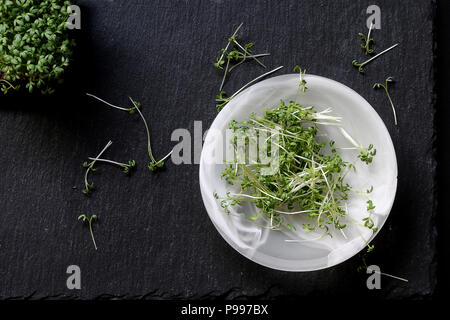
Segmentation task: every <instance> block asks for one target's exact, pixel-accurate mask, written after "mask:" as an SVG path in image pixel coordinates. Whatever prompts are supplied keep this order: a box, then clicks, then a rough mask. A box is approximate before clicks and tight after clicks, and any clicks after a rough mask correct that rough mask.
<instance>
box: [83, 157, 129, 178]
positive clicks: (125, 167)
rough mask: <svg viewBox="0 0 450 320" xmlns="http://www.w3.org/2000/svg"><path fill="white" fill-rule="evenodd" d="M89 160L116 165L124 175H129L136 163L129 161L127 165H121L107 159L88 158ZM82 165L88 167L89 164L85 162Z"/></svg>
mask: <svg viewBox="0 0 450 320" xmlns="http://www.w3.org/2000/svg"><path fill="white" fill-rule="evenodd" d="M89 160H91V161H98V162H105V163H110V164H114V165H117V166H119V167H121V168H122V171H123V172H124V173H125V174H129V173H130V172H131V171H132V170H133V169H135V168H136V162H135V161H134V160H130V161H128V163H121V162H117V161H113V160H109V159H102V158H91V157H89ZM84 165H89V164H88V163H87V162H85V164H84Z"/></svg>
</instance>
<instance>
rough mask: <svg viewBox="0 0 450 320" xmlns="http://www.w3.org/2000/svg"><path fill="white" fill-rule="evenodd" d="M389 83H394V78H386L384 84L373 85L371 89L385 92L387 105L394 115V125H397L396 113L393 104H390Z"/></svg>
mask: <svg viewBox="0 0 450 320" xmlns="http://www.w3.org/2000/svg"><path fill="white" fill-rule="evenodd" d="M391 82H394V78H393V77H387V78H386V80H385V83H384V84H382V83H378V82H377V83H375V84H374V85H373V88H374V89H379V88H383V89H384V91H385V92H386V95H387V97H388V99H389V103H390V104H391V108H392V112H393V113H394V123H395V125H397V113H396V112H395V107H394V103H393V102H392V99H391V95H390V94H389V90H388V83H391Z"/></svg>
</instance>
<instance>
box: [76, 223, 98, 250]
mask: <svg viewBox="0 0 450 320" xmlns="http://www.w3.org/2000/svg"><path fill="white" fill-rule="evenodd" d="M97 220H98V217H97V216H96V215H95V214H94V215H91V217H90V218H88V217H87V216H86V215H85V214H82V215H80V216H79V217H78V221H81V222H83V223H87V224H88V225H89V231H90V233H91V239H92V243H93V244H94V248H95V250H97V244H96V243H95V238H94V232H93V231H92V223H93V222H95V221H97Z"/></svg>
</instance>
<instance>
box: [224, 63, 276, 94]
mask: <svg viewBox="0 0 450 320" xmlns="http://www.w3.org/2000/svg"><path fill="white" fill-rule="evenodd" d="M281 68H284V67H283V66H280V67H278V68H275V69H273V70H271V71H269V72H266V73H264V74H262V75H260V76H259V77H257V78H255V79H253V80H252V81H250V82H248V83H247V84H246V85H244V86H243V87H242V88H240V89H239V90H238V91H236V92H235V93H233V95H232V96H231V97H230V100H231V99H232V98H234V97H235V96H237V95H238V94H239V93H241V92H242V91H243V90H244V89H246V88H247V87H248V86H250V85H251V84H253V83H254V82H256V81H258V80H260V79H262V78H264V77H267V76H268V75H270V74H272V73H274V72H277V71H278V70H280V69H281Z"/></svg>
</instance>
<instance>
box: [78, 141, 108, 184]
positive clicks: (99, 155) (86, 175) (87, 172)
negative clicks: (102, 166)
mask: <svg viewBox="0 0 450 320" xmlns="http://www.w3.org/2000/svg"><path fill="white" fill-rule="evenodd" d="M111 145H112V141H111V140H109V141H108V143H107V144H106V146H105V147H104V148H103V149H102V151H100V153H99V154H98V155H97V156H96V157H95V158H100V157H101V156H102V154H103V153H104V152H105V151H106V149H108V148H109V147H110V146H111ZM96 161H97V160H94V161H92V162H91V164H90V165H89V167H88V168H87V170H86V173H85V174H84V184H85V186H86V188H87V187H88V184H89V183H88V179H87V178H88V174H89V171H91V168H92V166H93V165H94V164H95V162H96Z"/></svg>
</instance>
